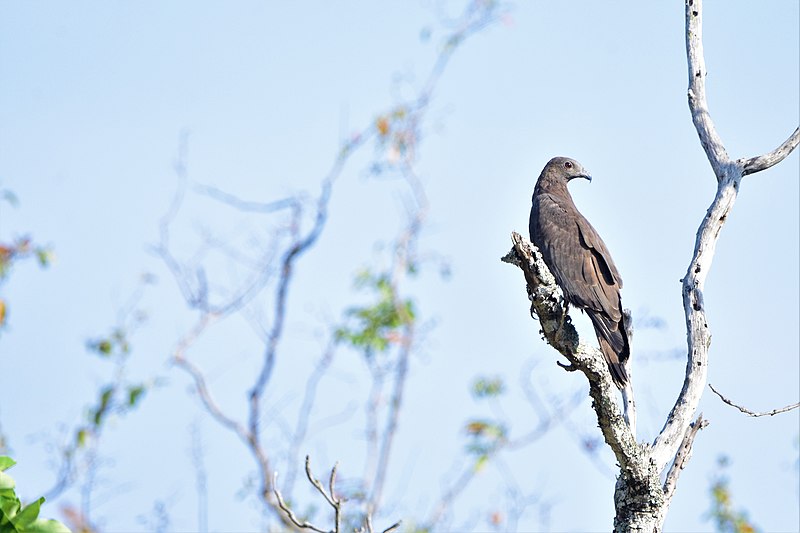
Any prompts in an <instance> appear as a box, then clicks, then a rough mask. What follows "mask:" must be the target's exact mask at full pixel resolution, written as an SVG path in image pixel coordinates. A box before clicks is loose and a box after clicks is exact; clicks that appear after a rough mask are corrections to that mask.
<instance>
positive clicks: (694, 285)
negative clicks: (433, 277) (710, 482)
mask: <svg viewBox="0 0 800 533" xmlns="http://www.w3.org/2000/svg"><path fill="white" fill-rule="evenodd" d="M702 16H703V6H702V0H686V5H685V17H686V55H687V62H688V74H689V90H688V100H689V109H690V112H691V116H692V121H693V122H694V126H695V128H696V130H697V133H698V135H699V138H700V143H701V144H702V146H703V149H704V150H705V152H706V155H707V156H708V160H709V162H710V164H711V168H712V170H713V172H714V175H715V176H716V180H717V192H716V195H715V197H714V199H713V201H712V202H711V205H710V206H709V208H708V211H707V212H706V214H705V216H704V217H703V220H702V221H701V223H700V227H699V228H698V231H697V238H696V241H695V247H694V253H693V255H692V259H691V262H690V264H689V267H688V269H687V272H686V275H685V276H684V278H683V280H682V283H683V286H682V294H683V307H684V313H685V316H686V334H687V341H688V357H687V363H686V377H685V379H684V382H683V388H682V389H681V391H680V394H679V395H678V397H677V400H676V402H675V405H674V407H673V408H672V410H671V412H670V413H669V415H668V417H667V420H666V423H665V424H664V427H663V429H662V430H661V432H660V433H659V434H658V436H657V437H656V438H655V440H654V441H653V442H652V443H651V444H647V443H642V444H640V443H638V442H637V441H636V437H635V434H634V432H633V431H632V430H631V427H629V425H628V424H626V422H625V420H624V419H623V416H622V414H621V412H620V409H619V407H618V405H617V403H616V400H615V397H616V395H615V392H616V389H615V387H614V385H613V384H612V381H611V376H610V374H609V372H608V371H607V368H606V365H605V363H604V362H603V358H602V356H601V355H600V353H599V350H597V349H595V348H592V347H589V346H587V345H585V344H582V343H580V339H579V337H578V334H577V332H576V330H575V328H574V327H573V326H572V324H571V321H570V320H568V319H567V318H568V314H567V311H566V307H565V306H564V305H563V297H562V295H561V292H560V290H559V288H558V286H557V285H556V284H555V281H554V278H553V277H552V275H551V274H550V272H549V271H548V269H547V267H546V265H545V264H544V262H543V261H542V258H541V255H540V254H539V252H538V250H536V248H535V247H534V246H533V245H532V244H531V243H530V242H529V241H528V240H527V239H525V238H524V237H522V236H520V235H519V234H517V233H514V234H512V242H513V248H512V250H511V251H510V252H509V254H508V255H506V256H505V257H504V258H503V260H504V261H506V262H510V263H512V264H515V265H517V266H519V267H520V268H522V270H523V272H524V274H525V280H526V282H527V286H528V292H529V297H530V299H531V301H532V306H531V312H532V314H533V313H535V314H536V315H537V316H538V318H539V321H540V325H541V328H542V332H543V333H544V335H545V337H546V339H547V342H548V343H550V344H551V345H552V346H553V347H554V348H556V349H557V350H558V351H559V352H560V353H561V354H563V355H564V356H565V357H566V358H567V359H568V360H569V365H565V368H567V370H579V371H581V372H582V373H583V374H584V375H585V376H586V378H587V380H588V381H589V394H590V396H591V397H592V400H593V408H594V410H595V412H596V415H597V420H598V422H599V425H600V429H601V431H602V434H603V438H604V439H605V442H606V444H608V446H609V447H610V448H611V449H612V451H613V452H614V455H615V457H616V459H617V461H618V463H619V476H618V478H617V485H616V490H615V494H614V503H615V507H616V517H615V519H614V530H615V531H620V532H622V531H647V532H652V531H660V530H661V528H662V525H663V523H664V519H665V518H666V515H667V511H668V509H669V505H670V502H671V500H672V497H673V495H674V493H675V488H676V485H677V481H678V477H679V476H680V473H681V471H682V470H683V468H684V467H685V466H686V464H687V461H688V460H689V457H690V455H691V450H692V443H693V442H694V439H695V437H696V435H697V432H698V431H699V430H700V429H702V428H703V427H704V426H705V425H706V424H707V423H708V422H707V421H706V420H705V419H703V416H702V414H701V415H698V416H697V417H696V418H695V414H696V411H697V406H698V404H699V402H700V397H701V395H702V392H703V389H704V388H705V385H706V380H707V372H708V351H709V347H710V344H711V334H710V329H709V324H708V319H707V317H706V313H705V304H704V299H703V288H704V285H705V280H706V277H707V275H708V272H709V270H710V267H711V261H712V259H713V257H714V249H715V246H716V243H717V240H718V238H719V235H720V232H721V230H722V227H723V226H724V224H725V221H726V219H727V217H728V215H729V214H730V212H731V209H732V208H733V204H734V202H735V201H736V197H737V195H738V192H739V184H740V183H741V181H742V179H743V178H744V177H745V176H747V175H750V174H754V173H756V172H760V171H762V170H766V169H768V168H770V167H771V166H773V165H775V164H777V163H779V162H781V161H782V160H783V159H784V158H786V156H787V155H789V153H791V151H792V150H794V149H795V148H796V147H797V145H798V143H799V142H800V128H798V129H796V130H795V131H794V133H793V134H792V135H791V136H790V137H789V138H788V139H787V140H786V141H785V142H784V143H783V144H781V145H780V146H779V147H778V148H776V149H775V150H773V151H772V152H769V153H767V154H763V155H760V156H756V157H749V158H740V159H732V158H731V157H730V156H729V155H728V153H727V152H726V150H725V148H724V145H723V143H722V140H721V139H720V137H719V135H718V134H717V132H716V129H715V127H714V123H713V121H712V119H711V115H710V113H709V110H708V105H707V101H706V92H705V78H706V68H705V61H704V56H703V41H702ZM662 474H665V479H664V481H663V482H662V481H661V478H660V476H661V475H662Z"/></svg>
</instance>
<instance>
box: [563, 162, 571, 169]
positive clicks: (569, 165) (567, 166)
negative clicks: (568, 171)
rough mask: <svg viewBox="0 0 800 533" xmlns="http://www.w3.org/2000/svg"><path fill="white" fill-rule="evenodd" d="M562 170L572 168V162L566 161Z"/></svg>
mask: <svg viewBox="0 0 800 533" xmlns="http://www.w3.org/2000/svg"><path fill="white" fill-rule="evenodd" d="M564 168H572V161H567V162H566V163H564Z"/></svg>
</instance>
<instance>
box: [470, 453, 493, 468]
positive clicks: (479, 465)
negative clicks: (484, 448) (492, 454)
mask: <svg viewBox="0 0 800 533" xmlns="http://www.w3.org/2000/svg"><path fill="white" fill-rule="evenodd" d="M488 462H489V456H488V455H486V454H482V455H481V456H479V457H478V459H477V460H476V461H475V466H474V467H473V468H474V470H475V471H476V472H480V471H481V470H483V467H484V466H486V463H488Z"/></svg>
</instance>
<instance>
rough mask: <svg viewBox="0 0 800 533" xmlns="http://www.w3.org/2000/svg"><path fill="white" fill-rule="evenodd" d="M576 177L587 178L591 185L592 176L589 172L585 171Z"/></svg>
mask: <svg viewBox="0 0 800 533" xmlns="http://www.w3.org/2000/svg"><path fill="white" fill-rule="evenodd" d="M576 177H578V178H586V179H587V180H589V183H591V181H592V175H591V174H589V172H587V171H584V172H583V174H579V175H578V176H576Z"/></svg>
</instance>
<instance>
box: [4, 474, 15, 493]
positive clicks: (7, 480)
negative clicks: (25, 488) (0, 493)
mask: <svg viewBox="0 0 800 533" xmlns="http://www.w3.org/2000/svg"><path fill="white" fill-rule="evenodd" d="M16 486H17V485H16V483H14V478H13V477H11V476H9V475H8V474H6V473H5V472H0V490H2V489H13V488H14V487H16Z"/></svg>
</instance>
